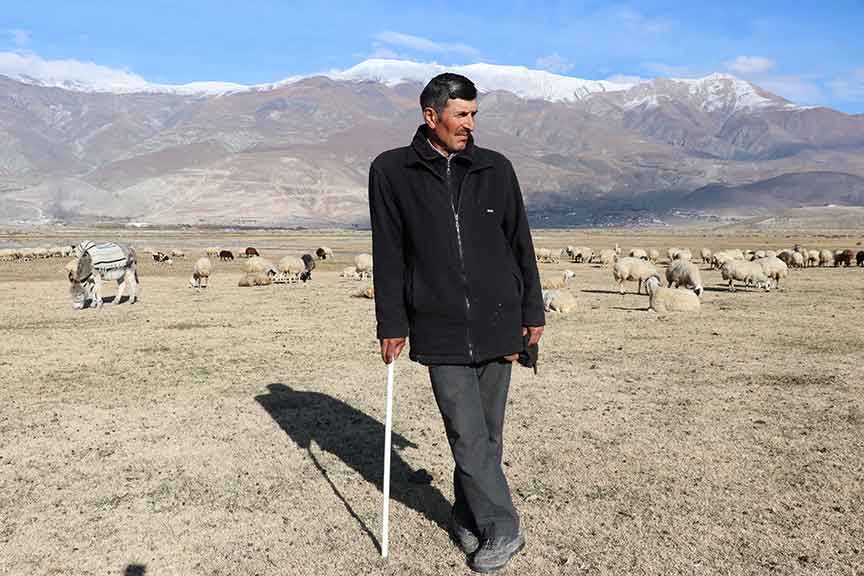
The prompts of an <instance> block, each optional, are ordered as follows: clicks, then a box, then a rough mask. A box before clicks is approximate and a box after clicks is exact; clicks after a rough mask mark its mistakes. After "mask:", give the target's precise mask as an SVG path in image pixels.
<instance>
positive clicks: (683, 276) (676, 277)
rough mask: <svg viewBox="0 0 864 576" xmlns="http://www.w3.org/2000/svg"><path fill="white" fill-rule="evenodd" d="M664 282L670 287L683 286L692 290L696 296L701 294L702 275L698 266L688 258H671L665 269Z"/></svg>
mask: <svg viewBox="0 0 864 576" xmlns="http://www.w3.org/2000/svg"><path fill="white" fill-rule="evenodd" d="M679 254H680V253H679ZM666 282H667V283H668V284H669V287H670V288H678V287H679V286H683V287H684V288H687V289H689V290H693V291H694V292H695V293H696V295H697V296H701V295H702V290H703V286H702V275H701V274H700V273H699V268H697V267H696V265H695V264H693V263H691V262H690V261H688V260H681V259H677V260H673V261H672V263H671V264H669V267H668V268H667V269H666Z"/></svg>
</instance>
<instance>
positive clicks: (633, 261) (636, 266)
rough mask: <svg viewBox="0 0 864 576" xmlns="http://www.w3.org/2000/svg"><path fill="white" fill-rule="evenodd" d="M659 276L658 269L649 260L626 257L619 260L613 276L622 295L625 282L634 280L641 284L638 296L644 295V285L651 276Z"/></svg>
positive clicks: (613, 268)
mask: <svg viewBox="0 0 864 576" xmlns="http://www.w3.org/2000/svg"><path fill="white" fill-rule="evenodd" d="M656 275H657V268H656V267H655V266H654V264H652V263H651V262H648V261H647V260H641V259H639V258H633V257H626V256H625V257H624V258H621V259H619V260H618V261H617V262H616V263H615V266H613V267H612V276H613V277H614V278H615V281H616V282H617V283H618V287H619V288H620V290H621V294H624V281H625V280H634V281H637V282H638V283H639V286H638V289H637V294H641V293H642V283H643V282H645V280H647V279H648V278H650V277H651V276H656Z"/></svg>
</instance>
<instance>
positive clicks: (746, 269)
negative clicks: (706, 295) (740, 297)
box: [720, 260, 771, 292]
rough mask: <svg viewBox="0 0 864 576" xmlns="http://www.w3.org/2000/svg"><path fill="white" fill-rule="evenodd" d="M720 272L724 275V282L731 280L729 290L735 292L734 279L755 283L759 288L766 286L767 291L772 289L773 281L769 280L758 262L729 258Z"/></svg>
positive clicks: (750, 283)
mask: <svg viewBox="0 0 864 576" xmlns="http://www.w3.org/2000/svg"><path fill="white" fill-rule="evenodd" d="M720 273H721V275H722V276H723V281H724V282H729V291H730V292H734V291H735V286H734V281H735V280H737V281H739V282H744V284H745V285H747V286H752V285H755V286H756V287H757V288H764V289H765V291H766V292H767V291H770V290H771V283H770V282H769V281H768V276H766V275H765V272H764V271H763V270H762V266H760V265H759V264H758V263H756V262H749V261H746V260H744V261H742V260H729V261H728V262H726V263H725V264H723V267H722V268H720Z"/></svg>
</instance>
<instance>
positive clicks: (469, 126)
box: [463, 115, 474, 132]
mask: <svg viewBox="0 0 864 576" xmlns="http://www.w3.org/2000/svg"><path fill="white" fill-rule="evenodd" d="M463 126H464V127H465V129H466V130H468V131H469V132H473V131H474V117H473V116H471V115H468V116H466V117H465V124H463Z"/></svg>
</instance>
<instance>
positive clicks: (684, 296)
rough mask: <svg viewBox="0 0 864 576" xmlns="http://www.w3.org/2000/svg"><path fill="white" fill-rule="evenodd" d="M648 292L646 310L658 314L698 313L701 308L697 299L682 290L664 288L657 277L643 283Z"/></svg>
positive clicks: (687, 291)
mask: <svg viewBox="0 0 864 576" xmlns="http://www.w3.org/2000/svg"><path fill="white" fill-rule="evenodd" d="M645 288H646V289H647V290H648V308H649V309H650V310H653V311H654V312H657V313H658V314H665V313H666V312H698V311H699V310H700V309H701V308H702V303H701V302H700V301H699V297H698V296H697V295H696V294H694V293H693V292H691V291H690V290H685V289H682V288H664V287H663V286H661V285H660V279H659V278H658V277H657V276H651V277H650V278H648V279H647V280H646V281H645Z"/></svg>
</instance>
